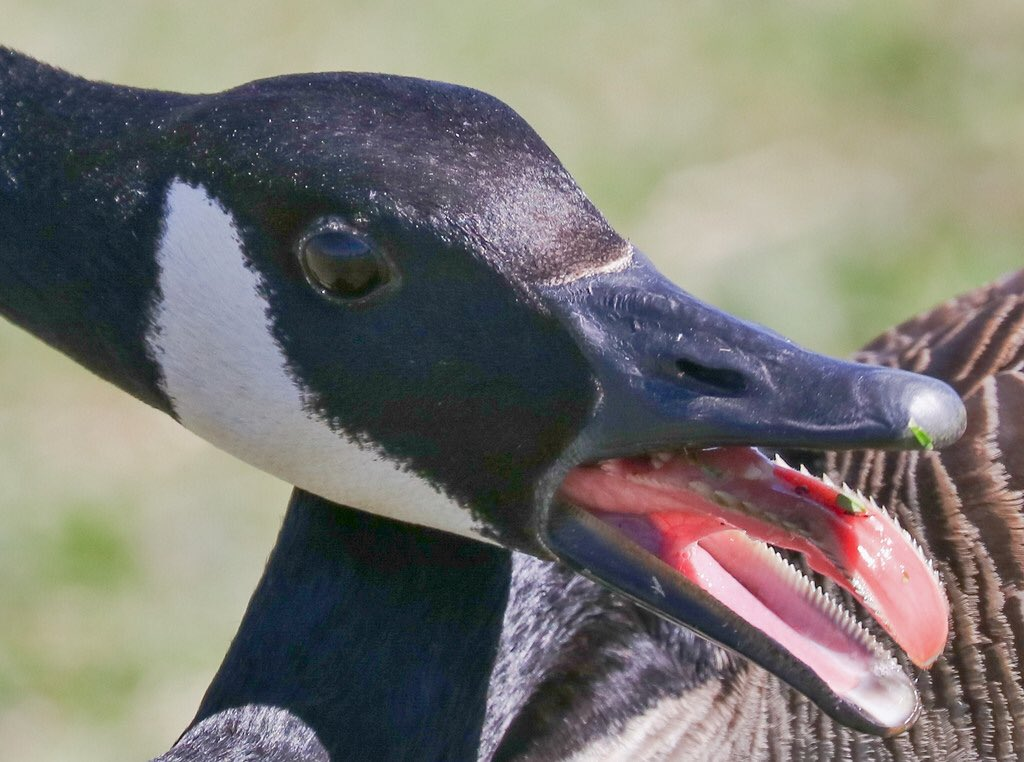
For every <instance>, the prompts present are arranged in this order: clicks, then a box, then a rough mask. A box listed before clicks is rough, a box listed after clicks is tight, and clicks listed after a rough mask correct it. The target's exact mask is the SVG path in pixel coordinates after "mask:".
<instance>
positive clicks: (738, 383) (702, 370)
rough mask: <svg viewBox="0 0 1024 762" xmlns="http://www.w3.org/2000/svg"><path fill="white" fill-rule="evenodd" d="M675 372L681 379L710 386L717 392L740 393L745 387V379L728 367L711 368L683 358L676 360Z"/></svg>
mask: <svg viewBox="0 0 1024 762" xmlns="http://www.w3.org/2000/svg"><path fill="white" fill-rule="evenodd" d="M676 373H678V374H679V377H680V378H682V379H688V380H690V381H696V382H697V383H699V384H702V385H704V386H708V387H712V388H714V389H715V390H717V391H718V392H719V393H724V394H740V393H742V392H744V391H746V388H747V380H746V379H745V378H744V377H743V374H742V373H740V372H739V371H735V370H731V369H729V368H711V367H709V366H707V365H701V364H700V363H698V362H694V361H693V360H687V359H685V358H679V359H678V360H676Z"/></svg>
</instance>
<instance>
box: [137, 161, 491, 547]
mask: <svg viewBox="0 0 1024 762" xmlns="http://www.w3.org/2000/svg"><path fill="white" fill-rule="evenodd" d="M157 258H158V265H159V269H160V285H159V291H160V292H159V294H158V295H157V298H156V304H155V306H154V309H153V317H152V323H151V327H150V331H149V334H148V336H147V339H146V340H147V343H148V346H149V350H150V352H151V354H152V356H153V358H154V359H155V360H156V362H157V363H158V365H159V366H160V368H161V370H162V371H163V387H164V391H165V392H166V394H167V396H168V397H169V398H170V400H171V403H172V404H173V406H174V411H175V412H176V413H177V415H178V417H179V419H180V420H181V423H182V424H184V425H185V427H186V428H188V429H190V430H191V431H193V432H195V433H196V434H198V435H199V436H201V437H203V438H204V439H206V440H208V441H209V442H212V443H213V444H214V445H216V446H217V447H219V448H221V449H223V450H225V451H227V452H229V453H231V454H232V455H235V456H236V457H238V458H241V459H242V460H244V461H246V462H247V463H251V464H252V465H254V466H256V467H257V468H260V469H262V470H264V471H267V472H269V473H271V474H273V475H275V476H277V477H279V478H281V479H284V480H286V481H288V482H290V483H291V484H294V485H296V486H298V487H301V488H302V489H305V490H307V491H308V492H312V493H314V494H317V495H320V496H321V497H324V498H327V499H329V500H334V501H335V502H340V503H344V504H345V505H350V506H352V507H354V508H360V509H362V510H365V511H370V512H372V513H376V514H378V515H381V516H387V517H390V518H394V519H398V520H400V521H406V522H410V523H413V524H421V525H426V526H432V527H436V528H437V529H443V530H446V531H448V532H454V533H456V534H460V535H464V536H468V537H472V538H474V539H483V538H482V537H481V535H480V533H479V531H478V530H477V528H476V527H477V525H476V523H475V522H474V521H473V519H472V516H471V515H470V512H469V511H468V510H466V509H464V508H462V507H460V506H459V505H458V504H457V503H455V502H454V501H453V500H452V499H451V498H449V497H448V496H447V495H445V494H443V493H442V492H441V491H440V490H438V489H437V488H436V487H434V486H433V485H431V484H430V483H429V482H427V481H426V480H425V479H422V478H420V477H419V476H417V475H416V474H414V473H412V472H411V471H408V470H406V469H405V467H404V465H403V464H402V463H400V462H397V461H395V460H390V459H388V457H387V456H386V455H385V454H384V453H383V452H382V451H381V450H380V449H379V448H375V447H373V446H370V445H357V444H355V443H354V442H353V441H352V440H351V438H349V437H348V436H346V435H345V433H344V432H338V431H335V430H332V429H331V428H330V427H329V426H328V425H327V423H326V422H325V421H323V420H322V419H321V418H319V417H318V416H317V415H316V413H315V412H309V411H307V410H306V409H305V408H304V406H303V404H302V401H303V398H304V396H306V394H307V391H306V390H305V389H304V387H303V385H302V384H301V382H300V381H299V380H297V379H296V378H295V377H294V376H293V375H292V374H291V373H290V372H289V370H288V365H287V362H286V360H285V354H284V352H283V350H282V348H281V346H280V345H279V344H278V343H277V341H276V340H275V338H274V335H273V331H272V330H271V329H272V323H271V314H272V313H271V309H270V304H269V303H268V302H267V300H266V298H265V297H264V295H263V294H264V293H265V288H264V284H263V279H262V278H261V276H260V275H259V273H258V272H257V271H256V270H255V269H254V268H253V267H252V266H251V265H250V264H249V263H248V262H247V259H246V257H245V254H244V252H243V248H242V244H241V241H240V239H239V235H238V231H237V228H236V225H235V223H234V220H233V219H232V218H231V215H229V214H228V213H227V211H225V210H224V208H223V207H222V206H221V205H220V204H219V203H217V202H216V201H214V200H213V199H211V198H210V196H209V195H208V194H207V193H206V191H205V189H204V188H203V187H202V186H199V187H192V186H190V185H188V184H186V183H184V182H182V181H180V180H175V181H174V182H173V183H172V184H171V187H170V189H169V191H168V194H167V201H166V207H165V218H164V232H163V235H162V237H161V239H160V243H159V249H158V252H157ZM339 309H343V308H341V307H339Z"/></svg>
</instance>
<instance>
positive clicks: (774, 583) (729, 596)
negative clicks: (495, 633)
mask: <svg viewBox="0 0 1024 762" xmlns="http://www.w3.org/2000/svg"><path fill="white" fill-rule="evenodd" d="M557 502H558V504H559V505H560V506H564V507H565V508H563V510H566V509H568V510H578V509H582V510H583V511H585V512H586V513H587V514H589V515H590V516H592V517H596V518H598V519H600V521H601V522H603V523H604V524H605V525H607V526H610V527H613V528H614V530H615V532H616V533H617V534H619V535H621V536H624V537H625V538H627V539H628V540H629V541H630V542H631V543H632V544H633V545H634V546H635V548H636V549H637V550H638V552H639V553H640V554H641V555H643V556H646V557H647V559H646V561H647V562H653V563H645V568H646V569H647V570H648V571H650V570H653V573H652V574H650V580H649V584H650V586H651V588H652V591H651V594H650V595H644V596H636V595H635V593H634V597H640V598H642V599H643V601H644V602H645V603H647V604H648V605H651V607H652V608H655V609H657V610H660V606H659V605H658V601H659V597H661V598H664V597H665V596H666V593H665V590H664V586H665V585H666V584H667V583H668V581H669V580H672V578H673V577H674V576H675V575H678V576H676V577H675V580H674V583H680V582H681V583H682V586H683V589H684V590H686V591H688V592H686V593H685V594H686V595H691V594H692V593H693V590H694V588H696V589H697V590H699V591H701V593H703V594H704V595H706V596H708V597H710V598H711V599H713V600H714V601H715V602H717V604H719V610H721V607H724V609H725V610H727V612H729V613H730V614H731V616H727V617H726V618H727V619H728V620H729V622H728V623H727V625H728V627H727V629H726V630H725V632H726V635H727V636H726V637H722V636H721V632H722V631H721V630H720V631H719V632H718V633H710V635H711V637H713V638H714V639H716V640H720V641H721V642H725V643H726V644H727V645H732V646H733V647H737V646H736V642H740V643H743V642H746V641H748V640H749V637H748V636H743V635H742V632H741V633H740V635H738V636H737V638H736V639H734V641H733V642H730V637H728V633H729V630H728V628H731V629H732V630H739V631H742V630H747V631H748V632H749V631H750V630H751V629H752V630H753V631H755V632H756V633H759V634H760V636H761V637H762V639H768V640H770V641H771V643H773V644H774V646H775V647H776V648H777V649H781V651H782V652H784V653H785V654H788V658H787V661H788V660H789V658H791V659H792V660H795V661H796V662H799V664H801V665H803V667H804V668H805V669H803V670H797V671H798V672H806V671H809V672H810V673H812V674H813V675H814V676H815V677H816V678H817V680H813V682H815V683H817V682H818V681H820V683H822V684H823V685H824V687H825V688H826V689H827V691H825V693H826V694H831V695H832V696H834V697H836V699H835V700H836V702H838V704H839V705H842V706H845V707H847V708H849V707H852V708H853V709H854V711H855V713H857V714H858V715H860V716H861V717H862V718H866V719H865V721H864V722H863V723H859V722H856V721H854V722H852V723H851V722H850V720H849V718H848V717H846V716H842V715H843V711H842V710H841V709H836V707H835V706H833V707H830V706H829V702H828V701H827V700H826V701H822V700H821V699H820V696H818V697H815V696H814V695H812V698H816V700H818V703H819V704H822V705H823V706H824V707H825V708H826V709H832V710H833V711H832V713H833V714H834V715H836V714H838V715H841V717H840V718H841V719H842V720H843V721H845V722H847V723H848V724H854V725H857V724H861V725H864V726H865V727H864V729H869V730H871V731H872V732H882V733H885V734H889V733H891V732H898V731H899V730H902V729H903V728H905V727H906V726H907V725H909V724H910V723H911V722H913V720H914V718H915V716H916V712H917V696H916V691H915V690H914V688H913V685H912V683H910V681H909V678H908V677H907V676H906V675H904V673H903V671H902V669H900V667H899V666H898V664H897V663H896V661H895V660H894V659H893V657H892V655H891V654H890V653H889V652H888V651H887V650H886V649H885V648H884V647H883V646H881V645H880V644H879V643H878V642H877V641H876V640H875V638H873V637H872V636H871V635H870V634H869V633H868V632H867V630H866V629H865V628H864V627H863V626H862V625H861V624H860V622H859V621H858V620H857V618H856V617H855V616H854V614H853V613H851V612H849V611H847V610H846V609H845V608H843V607H842V606H840V605H839V604H837V603H836V602H834V601H833V600H832V599H830V598H829V597H827V596H826V595H825V594H824V593H822V592H821V590H820V589H819V588H818V587H817V586H816V585H814V583H813V582H812V581H811V580H810V579H809V578H808V577H807V576H805V575H804V574H803V573H802V572H800V571H799V570H798V569H796V568H795V567H794V566H792V565H791V564H790V563H788V562H787V561H786V560H785V559H784V558H783V557H782V556H781V555H780V554H779V553H778V552H777V551H776V550H775V549H776V548H779V549H786V550H791V551H796V552H798V553H800V554H801V555H802V556H803V557H804V558H805V559H806V561H807V563H808V565H809V566H810V567H811V568H812V569H813V570H815V571H816V572H819V573H820V574H822V575H824V576H826V577H828V578H829V579H831V580H833V581H834V582H835V583H837V584H838V585H839V586H841V587H842V588H844V589H846V590H848V591H849V592H850V593H851V594H852V595H853V597H854V598H855V599H856V600H857V601H858V602H859V603H860V604H861V606H862V607H863V608H864V610H866V611H867V612H868V613H869V614H870V616H871V617H873V618H874V619H875V620H876V621H877V622H878V624H879V625H881V627H882V628H883V629H884V630H885V631H886V632H887V633H888V634H889V636H891V638H892V640H893V641H895V643H896V644H898V646H899V647H900V648H901V649H902V650H903V651H904V652H905V653H906V654H907V656H908V657H909V659H910V660H911V661H912V662H913V663H914V664H916V665H918V666H919V667H928V666H930V665H931V664H932V662H933V661H934V660H935V659H936V658H937V657H938V656H939V655H940V654H941V652H942V649H943V647H944V646H945V643H946V637H947V626H948V625H947V618H948V604H947V602H946V599H945V595H944V593H943V591H942V587H941V584H940V582H939V580H938V578H937V577H936V575H935V572H934V570H933V569H932V566H931V563H930V562H929V561H928V560H927V559H926V558H925V557H924V556H923V554H922V552H921V550H920V548H919V547H918V545H917V544H916V543H915V542H914V540H913V538H911V536H910V535H909V534H908V533H907V532H906V531H905V530H904V529H903V528H902V527H900V525H899V524H898V523H897V521H896V520H895V519H894V518H893V517H892V516H891V515H890V514H889V513H887V512H886V511H885V510H884V509H882V508H880V507H879V506H878V505H877V504H876V503H875V502H874V501H873V500H870V499H868V498H866V497H864V496H863V495H861V494H859V493H855V492H853V491H852V490H850V489H849V488H848V487H846V486H845V485H843V486H837V485H835V484H832V483H831V482H830V481H829V480H828V479H827V477H825V478H823V479H817V478H815V477H813V476H811V475H810V474H809V473H807V471H806V470H803V469H801V470H797V469H794V468H792V467H790V466H789V465H787V464H786V463H785V462H784V461H782V460H781V459H779V458H776V459H775V460H774V461H773V460H769V459H768V458H767V457H765V456H764V455H763V454H761V452H760V451H758V450H757V449H754V448H751V447H717V448H707V449H687V450H683V451H679V452H672V453H664V452H658V453H652V454H645V455H642V456H635V457H623V458H613V459H607V460H601V461H598V462H596V463H591V464H586V465H581V466H577V467H575V468H573V469H571V470H570V471H569V472H568V474H567V475H566V477H565V479H564V481H563V483H562V485H561V487H560V489H559V491H558V495H557ZM659 572H661V573H659ZM679 578H681V580H680V579H679ZM659 588H661V589H660V591H659ZM627 592H628V591H627ZM698 595H699V594H698ZM672 618H677V619H680V620H685V617H672ZM698 618H699V617H698ZM684 623H687V624H689V622H685V621H684ZM697 629H698V630H703V628H700V627H698V628H697ZM704 634H709V633H708V632H705V633H704ZM738 650H741V651H743V650H744V649H743V648H738ZM745 655H748V656H749V655H750V654H749V653H746V654H745ZM755 660H758V661H760V662H761V663H765V662H768V664H766V666H769V667H771V666H772V664H771V662H772V660H773V657H768V658H767V659H757V658H756V654H755ZM772 671H774V672H776V674H781V676H783V677H784V679H787V681H789V682H791V683H793V684H794V685H796V687H798V688H800V689H801V690H803V691H804V692H805V693H811V694H813V693H814V690H810V691H809V690H807V687H806V686H805V685H802V684H800V680H799V679H797V680H793V679H790V678H789V677H788V676H787V674H786V672H787V670H780V669H773V670H772ZM788 671H791V670H788Z"/></svg>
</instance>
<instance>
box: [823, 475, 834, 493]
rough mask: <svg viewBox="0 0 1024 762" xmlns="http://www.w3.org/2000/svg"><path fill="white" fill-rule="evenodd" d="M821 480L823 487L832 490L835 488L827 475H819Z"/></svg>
mask: <svg viewBox="0 0 1024 762" xmlns="http://www.w3.org/2000/svg"><path fill="white" fill-rule="evenodd" d="M821 480H822V481H823V482H825V486H827V487H831V488H832V489H835V488H836V483H835V482H834V481H832V479H831V478H830V477H829V475H828V474H822V475H821Z"/></svg>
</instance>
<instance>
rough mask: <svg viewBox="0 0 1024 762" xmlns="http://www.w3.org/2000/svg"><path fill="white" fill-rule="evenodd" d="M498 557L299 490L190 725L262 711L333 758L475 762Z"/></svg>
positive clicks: (501, 601)
mask: <svg viewBox="0 0 1024 762" xmlns="http://www.w3.org/2000/svg"><path fill="white" fill-rule="evenodd" d="M510 573H511V569H510V560H509V554H508V552H507V551H504V550H501V549H498V548H494V547H491V546H487V545H483V544H481V543H477V542H473V541H471V540H465V539H462V538H459V537H455V536H453V535H448V534H445V533H441V532H436V531H433V530H429V529H422V528H419V527H412V526H409V525H405V524H399V523H397V522H394V521H390V520H388V519H383V518H380V517H377V516H372V515H370V514H366V513H362V512H359V511H355V510H352V509H349V508H343V507H341V506H338V505H336V504H334V503H330V502H328V501H325V500H322V499H320V498H317V497H314V496H312V495H309V494H308V493H305V492H302V491H300V490H296V491H295V493H294V495H293V497H292V500H291V503H290V505H289V508H288V514H287V516H286V518H285V522H284V526H283V528H282V529H281V534H280V537H279V539H278V543H277V545H276V547H275V549H274V551H273V553H272V555H271V557H270V560H269V562H268V564H267V568H266V571H265V572H264V575H263V579H262V580H261V582H260V584H259V586H258V588H257V589H256V592H255V593H254V594H253V597H252V600H251V601H250V603H249V608H248V610H247V611H246V613H245V617H244V618H243V620H242V624H241V627H240V628H239V631H238V634H237V635H236V636H235V639H234V642H233V643H232V645H231V648H230V650H229V651H228V654H227V656H226V657H225V659H224V662H223V664H222V665H221V668H220V670H219V672H218V673H217V676H216V678H215V679H214V681H213V684H212V685H211V686H210V688H209V690H208V691H207V694H206V696H205V698H204V699H203V702H202V705H201V707H200V710H199V713H198V715H197V717H196V722H199V721H201V720H203V719H205V718H207V717H210V716H211V715H214V714H216V713H217V712H220V711H222V710H225V709H230V708H234V707H242V706H245V705H252V704H258V705H269V706H274V707H279V708H283V709H285V710H287V711H288V712H289V713H290V714H291V715H294V716H296V717H298V718H299V719H301V720H302V721H303V722H304V723H306V725H308V726H309V727H310V728H312V730H313V731H314V732H315V733H316V734H317V736H318V738H319V740H320V742H321V743H322V744H323V745H324V747H326V749H327V750H328V751H329V752H330V754H331V758H332V759H339V760H340V759H345V760H358V759H416V760H462V759H474V760H475V759H476V749H477V746H478V744H479V738H480V731H481V727H482V725H483V721H484V713H485V709H486V699H487V686H488V682H489V678H490V673H491V668H492V665H493V662H494V658H495V654H496V652H497V646H498V638H499V635H500V631H501V624H502V614H503V611H504V608H505V603H506V598H507V595H508V584H509V578H510Z"/></svg>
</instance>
